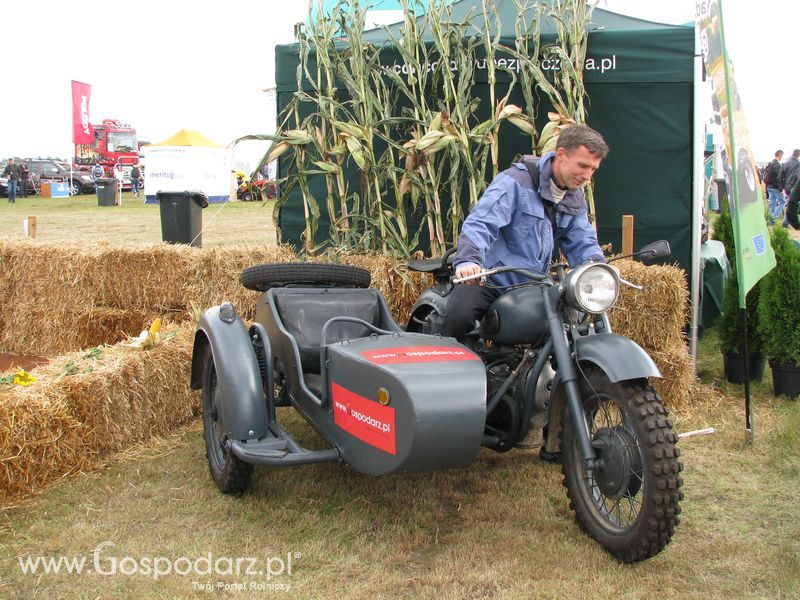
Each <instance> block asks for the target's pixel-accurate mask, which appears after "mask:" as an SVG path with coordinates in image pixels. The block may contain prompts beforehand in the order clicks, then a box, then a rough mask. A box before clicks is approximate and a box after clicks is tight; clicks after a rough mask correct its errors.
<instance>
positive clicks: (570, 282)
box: [564, 263, 620, 315]
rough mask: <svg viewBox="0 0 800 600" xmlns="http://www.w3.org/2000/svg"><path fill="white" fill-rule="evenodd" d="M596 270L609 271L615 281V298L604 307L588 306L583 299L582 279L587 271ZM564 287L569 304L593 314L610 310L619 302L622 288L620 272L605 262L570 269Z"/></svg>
mask: <svg viewBox="0 0 800 600" xmlns="http://www.w3.org/2000/svg"><path fill="white" fill-rule="evenodd" d="M594 270H602V271H605V272H607V273H608V274H610V275H611V278H612V280H613V282H614V294H613V298H612V299H611V300H610V301H607V302H606V305H605V306H604V308H602V309H598V308H593V307H591V306H588V305H587V303H586V302H584V301H583V295H582V292H581V288H580V282H581V280H584V278H585V277H586V274H587V273H591V272H592V271H594ZM564 287H565V297H566V301H567V304H568V305H570V306H572V307H573V308H576V309H578V310H579V311H581V312H585V313H589V314H592V315H601V314H603V313H605V312H608V310H610V309H611V307H613V306H614V305H615V304H616V303H617V299H618V298H619V288H620V280H619V274H618V273H617V271H616V270H615V269H614V268H613V267H612V266H611V265H607V264H605V263H585V264H583V265H580V266H579V267H576V268H575V269H573V270H572V271H570V273H569V275H568V276H567V279H566V281H565V282H564Z"/></svg>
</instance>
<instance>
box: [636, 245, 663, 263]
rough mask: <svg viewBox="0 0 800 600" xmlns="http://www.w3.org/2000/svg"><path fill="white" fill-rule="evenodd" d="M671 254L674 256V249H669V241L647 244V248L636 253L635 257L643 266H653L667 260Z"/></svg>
mask: <svg viewBox="0 0 800 600" xmlns="http://www.w3.org/2000/svg"><path fill="white" fill-rule="evenodd" d="M670 254H672V249H671V248H670V247H669V242H668V241H667V240H658V241H657V242H652V243H650V244H647V246H645V247H644V248H642V249H641V250H639V251H638V252H636V253H635V254H634V256H638V257H639V260H641V261H642V264H645V265H652V264H654V263H657V262H658V261H660V260H661V259H662V258H667V257H668V256H669V255H670Z"/></svg>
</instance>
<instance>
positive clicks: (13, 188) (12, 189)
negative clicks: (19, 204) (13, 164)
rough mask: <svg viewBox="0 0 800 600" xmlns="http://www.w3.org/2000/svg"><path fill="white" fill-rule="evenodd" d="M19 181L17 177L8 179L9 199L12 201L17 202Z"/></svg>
mask: <svg viewBox="0 0 800 600" xmlns="http://www.w3.org/2000/svg"><path fill="white" fill-rule="evenodd" d="M17 183H19V182H18V181H17V180H16V179H9V180H8V201H9V202H10V203H16V201H17Z"/></svg>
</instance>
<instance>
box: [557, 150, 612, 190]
mask: <svg viewBox="0 0 800 600" xmlns="http://www.w3.org/2000/svg"><path fill="white" fill-rule="evenodd" d="M601 160H602V159H601V158H600V157H599V156H596V155H594V154H592V153H591V152H589V150H587V149H586V146H578V147H577V148H576V149H573V150H569V151H567V150H565V149H564V148H559V149H558V150H556V156H555V159H554V160H553V175H555V178H556V183H557V184H558V185H559V187H562V188H567V189H568V190H577V189H578V188H582V187H583V186H584V185H586V184H587V183H589V180H590V179H591V178H592V175H594V172H595V171H597V168H598V167H599V166H600V161H601Z"/></svg>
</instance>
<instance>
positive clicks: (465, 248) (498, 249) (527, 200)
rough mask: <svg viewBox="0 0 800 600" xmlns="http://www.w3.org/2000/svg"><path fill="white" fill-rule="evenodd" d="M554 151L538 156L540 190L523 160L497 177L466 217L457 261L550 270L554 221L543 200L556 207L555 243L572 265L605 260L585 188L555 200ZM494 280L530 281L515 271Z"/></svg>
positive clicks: (501, 282)
mask: <svg viewBox="0 0 800 600" xmlns="http://www.w3.org/2000/svg"><path fill="white" fill-rule="evenodd" d="M554 156H555V153H553V152H549V153H547V154H545V155H544V156H543V157H541V158H540V159H539V161H538V163H537V164H538V167H539V189H538V190H534V189H533V182H532V179H531V176H530V174H529V172H528V169H527V167H526V166H525V165H524V164H523V163H521V162H520V163H514V165H512V166H511V168H509V169H507V170H505V171H503V172H502V173H500V174H498V175H497V177H495V178H494V181H492V183H491V184H490V185H489V187H488V188H486V191H485V192H484V193H483V195H482V196H481V198H480V200H479V201H478V203H477V204H476V205H475V208H473V209H472V212H471V213H470V214H469V216H468V217H467V218H466V220H465V221H464V224H463V225H462V227H461V235H459V237H458V251H457V252H456V256H455V259H454V260H453V265H454V266H455V267H456V268H458V267H459V266H460V265H463V264H466V263H473V264H476V265H480V266H481V267H483V268H484V269H492V268H494V267H499V266H515V267H523V268H526V269H529V270H533V271H540V272H542V273H546V272H547V270H548V266H549V264H550V257H551V255H552V253H553V245H554V241H553V225H552V222H551V220H550V218H549V217H548V215H547V212H546V211H545V208H544V204H543V202H550V203H553V204H554V207H555V213H554V214H555V217H556V232H555V236H556V239H555V242H556V243H557V244H558V247H559V248H560V249H561V251H562V252H563V253H564V255H565V256H566V257H567V261H569V264H570V265H572V266H576V265H579V264H581V263H584V262H586V261H588V260H597V261H602V260H603V252H602V250H600V245H599V244H598V243H597V234H596V233H595V231H594V229H593V228H592V226H591V225H590V224H589V220H588V218H587V209H586V197H585V196H584V194H583V190H580V189H579V190H568V191H567V193H566V195H565V196H564V199H563V200H561V202H559V203H557V204H555V203H554V202H553V195H552V193H551V192H550V178H551V177H552V173H553V157H554ZM489 280H490V283H492V284H493V285H513V284H516V283H523V282H525V281H527V280H526V279H525V278H524V277H522V276H520V275H516V274H514V273H502V274H499V275H492V276H491V277H490V278H489Z"/></svg>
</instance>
